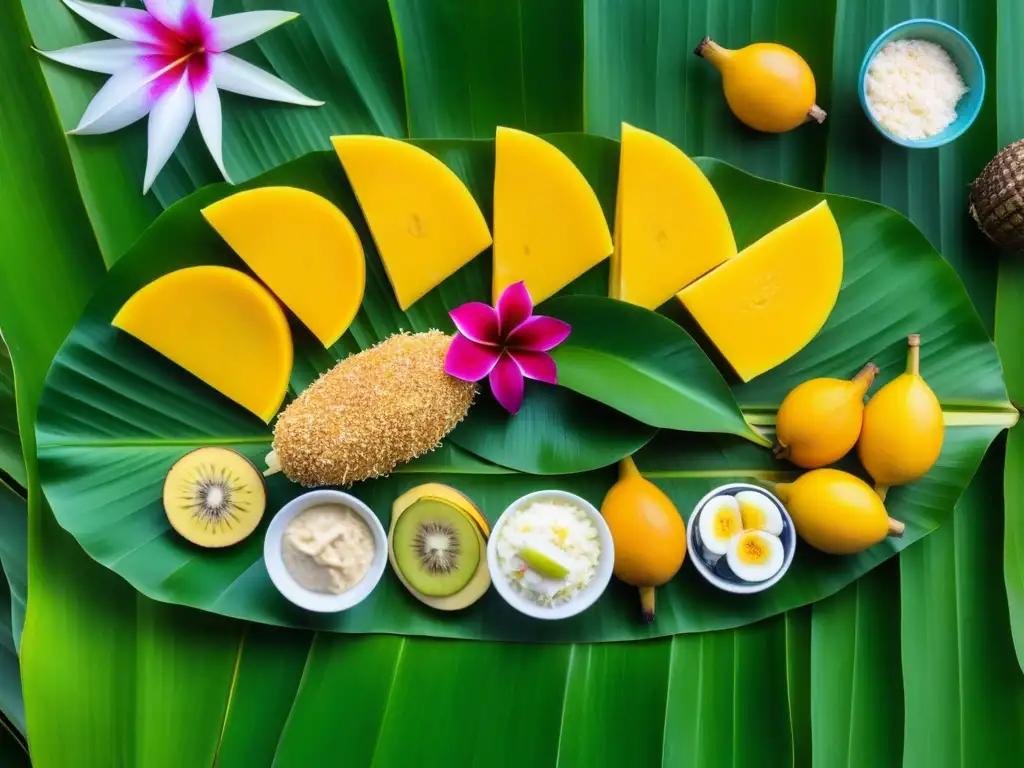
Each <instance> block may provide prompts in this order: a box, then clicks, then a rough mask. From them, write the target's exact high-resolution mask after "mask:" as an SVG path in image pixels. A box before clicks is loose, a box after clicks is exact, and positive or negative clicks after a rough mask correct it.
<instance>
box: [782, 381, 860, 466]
mask: <svg viewBox="0 0 1024 768" xmlns="http://www.w3.org/2000/svg"><path fill="white" fill-rule="evenodd" d="M876 373H878V366H876V365H875V364H874V363H868V364H867V365H865V366H864V367H863V368H862V369H861V371H860V373H858V374H857V375H856V376H854V377H853V379H852V380H849V381H844V380H843V379H828V378H821V379H811V380H810V381H805V382H804V383H803V384H800V385H799V386H797V387H796V388H795V389H793V391H792V392H790V393H789V394H788V395H786V399H785V400H783V401H782V406H781V407H780V408H779V413H778V416H777V417H776V420H775V434H776V442H775V446H774V448H773V450H774V452H775V456H776V457H777V458H780V459H788V460H789V461H791V462H792V463H793V464H796V465H797V466H798V467H803V468H804V469H817V468H818V467H824V466H827V465H829V464H831V463H833V462H835V461H839V460H840V459H841V458H843V456H845V455H846V454H847V453H849V452H850V451H851V450H852V449H853V446H854V445H856V444H857V438H858V437H859V436H860V427H861V422H862V421H863V419H864V395H865V394H866V393H867V391H868V388H869V387H870V386H871V382H872V381H874V379H875V374H876Z"/></svg>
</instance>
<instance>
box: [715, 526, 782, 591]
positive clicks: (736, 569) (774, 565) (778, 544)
mask: <svg viewBox="0 0 1024 768" xmlns="http://www.w3.org/2000/svg"><path fill="white" fill-rule="evenodd" d="M751 538H753V539H756V541H757V543H758V544H759V545H760V546H761V549H762V551H763V553H764V556H763V558H762V559H761V560H760V562H750V561H749V560H747V559H746V558H745V557H744V554H743V553H742V550H743V547H744V544H745V542H747V541H749V540H750V539H751ZM725 557H726V562H727V563H728V564H729V569H730V570H731V571H732V572H733V573H735V574H736V575H737V576H738V577H739V578H741V579H743V581H767V580H768V579H770V578H771V577H772V576H774V575H775V574H776V573H778V572H779V570H780V569H781V568H782V561H783V560H784V559H785V553H784V552H783V548H782V540H781V539H779V537H778V536H773V535H772V534H770V533H767V532H765V531H743V532H741V533H737V534H736V535H735V536H733V537H732V539H730V540H729V547H728V551H727V552H726V553H725Z"/></svg>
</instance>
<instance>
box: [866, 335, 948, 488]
mask: <svg viewBox="0 0 1024 768" xmlns="http://www.w3.org/2000/svg"><path fill="white" fill-rule="evenodd" d="M944 435H945V427H944V425H943V421H942V406H941V405H939V400H938V398H937V397H935V393H934V392H932V390H931V388H930V387H929V386H928V385H927V384H926V383H925V380H924V379H923V378H921V337H920V336H918V335H917V334H914V335H912V336H908V337H907V370H906V372H905V373H902V374H900V375H899V376H897V377H896V378H895V379H893V380H892V381H890V382H889V383H888V384H886V385H885V386H884V387H882V388H881V389H880V390H878V393H877V394H876V395H875V396H874V397H872V398H871V400H869V401H868V404H867V406H866V407H865V409H864V426H863V427H862V429H861V433H860V440H859V441H858V443H857V455H858V456H859V457H860V462H861V464H863V465H864V469H866V470H867V471H868V474H869V475H871V477H872V478H873V479H874V481H875V483H876V488H875V490H877V491H878V493H879V495H880V496H881V497H882V498H883V499H884V498H885V493H886V491H887V490H888V488H889V486H892V485H906V484H907V483H912V482H914V481H915V480H917V479H919V478H921V477H923V476H924V475H925V474H927V472H928V470H930V469H931V468H932V467H933V466H934V465H935V462H936V461H937V460H938V458H939V453H941V452H942V441H943V438H944Z"/></svg>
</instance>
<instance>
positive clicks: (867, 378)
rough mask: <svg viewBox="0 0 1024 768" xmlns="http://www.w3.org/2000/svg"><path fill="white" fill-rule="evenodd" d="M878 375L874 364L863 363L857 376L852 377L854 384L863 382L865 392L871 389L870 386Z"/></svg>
mask: <svg viewBox="0 0 1024 768" xmlns="http://www.w3.org/2000/svg"><path fill="white" fill-rule="evenodd" d="M877 375H878V366H877V365H875V364H874V363H865V364H864V367H863V368H861V369H860V370H859V371H858V372H857V375H856V376H854V377H853V380H854V381H856V382H858V383H859V382H865V387H864V388H865V390H866V389H868V388H870V387H871V384H872V383H873V382H874V381H875V376H877Z"/></svg>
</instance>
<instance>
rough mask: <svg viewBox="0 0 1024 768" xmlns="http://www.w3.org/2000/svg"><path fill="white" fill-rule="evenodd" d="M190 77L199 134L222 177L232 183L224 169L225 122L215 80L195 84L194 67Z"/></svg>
mask: <svg viewBox="0 0 1024 768" xmlns="http://www.w3.org/2000/svg"><path fill="white" fill-rule="evenodd" d="M189 76H190V78H192V87H193V90H194V91H195V98H196V121H197V122H198V123H199V132H200V133H201V134H202V136H203V141H205V142H206V148H207V149H209V150H210V154H211V155H212V156H213V161H214V162H215V163H216V164H217V168H219V169H220V173H221V175H222V176H223V177H224V179H225V180H226V181H231V177H230V176H228V172H227V169H225V168H224V155H223V138H222V137H223V130H222V125H223V122H222V120H221V108H220V93H218V92H217V86H216V85H214V84H213V80H212V79H210V78H207V80H206V83H205V84H199V85H198V86H197V83H196V82H195V80H196V78H195V76H193V74H192V67H189Z"/></svg>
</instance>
